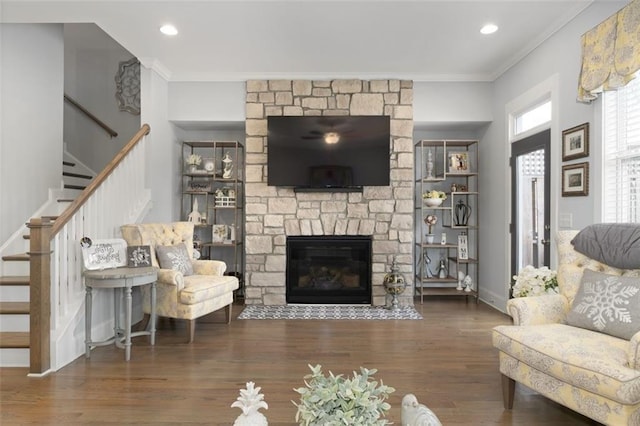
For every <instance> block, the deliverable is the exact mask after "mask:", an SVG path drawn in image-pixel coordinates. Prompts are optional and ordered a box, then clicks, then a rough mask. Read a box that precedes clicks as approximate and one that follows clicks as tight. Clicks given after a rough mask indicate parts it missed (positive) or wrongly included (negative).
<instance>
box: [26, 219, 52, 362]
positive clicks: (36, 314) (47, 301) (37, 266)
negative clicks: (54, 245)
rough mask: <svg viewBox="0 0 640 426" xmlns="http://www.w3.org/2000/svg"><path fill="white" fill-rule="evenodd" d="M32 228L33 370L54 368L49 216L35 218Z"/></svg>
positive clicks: (30, 225) (30, 360)
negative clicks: (52, 361)
mask: <svg viewBox="0 0 640 426" xmlns="http://www.w3.org/2000/svg"><path fill="white" fill-rule="evenodd" d="M27 226H28V227H29V230H30V244H29V257H30V262H29V264H30V270H29V283H30V286H29V288H30V294H29V307H30V310H29V314H30V315H29V317H30V320H29V327H30V328H29V358H30V359H29V373H30V374H43V373H46V372H47V371H48V370H49V369H50V368H51V353H50V352H51V241H50V239H51V227H52V226H53V223H52V222H51V221H50V220H49V219H48V218H34V219H31V220H30V221H29V225H27Z"/></svg>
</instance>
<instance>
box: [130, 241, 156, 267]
mask: <svg viewBox="0 0 640 426" xmlns="http://www.w3.org/2000/svg"><path fill="white" fill-rule="evenodd" d="M127 266H128V267H129V268H143V267H145V266H152V265H151V246H127Z"/></svg>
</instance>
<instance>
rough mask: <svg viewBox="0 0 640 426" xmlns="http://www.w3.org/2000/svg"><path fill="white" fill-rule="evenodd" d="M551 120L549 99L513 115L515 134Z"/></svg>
mask: <svg viewBox="0 0 640 426" xmlns="http://www.w3.org/2000/svg"><path fill="white" fill-rule="evenodd" d="M550 121H551V101H545V102H544V103H542V104H539V105H536V106H535V107H533V108H531V109H528V110H526V111H524V112H523V113H521V114H518V115H517V116H516V117H515V132H514V133H515V134H516V135H519V134H521V133H524V132H526V131H527V130H531V129H533V128H534V127H538V126H541V125H543V124H545V123H548V122H550Z"/></svg>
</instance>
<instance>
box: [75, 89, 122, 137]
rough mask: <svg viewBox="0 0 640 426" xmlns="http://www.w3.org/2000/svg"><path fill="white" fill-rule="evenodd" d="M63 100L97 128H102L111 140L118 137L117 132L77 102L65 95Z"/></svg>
mask: <svg viewBox="0 0 640 426" xmlns="http://www.w3.org/2000/svg"><path fill="white" fill-rule="evenodd" d="M64 100H65V101H67V102H68V103H70V104H71V105H73V106H74V107H76V108H77V109H78V110H79V111H80V112H82V113H83V114H84V115H86V116H87V117H88V118H89V119H90V120H91V121H93V122H94V123H96V124H97V125H98V126H100V127H102V129H104V131H105V132H107V133H108V134H109V136H111V137H112V138H115V137H116V136H118V132H116V131H115V130H113V129H112V128H111V127H109V126H107V125H106V124H105V122H104V121H102V120H100V119H99V118H98V117H96V116H95V115H93V114H92V113H91V112H90V111H89V110H88V109H86V108H85V107H83V106H82V105H80V103H78V101H76V100H75V99H73V98H72V97H71V96H69V95H67V94H66V93H65V94H64Z"/></svg>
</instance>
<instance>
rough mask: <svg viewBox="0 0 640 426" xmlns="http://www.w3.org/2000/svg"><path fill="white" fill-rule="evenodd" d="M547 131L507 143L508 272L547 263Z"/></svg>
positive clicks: (547, 264)
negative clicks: (508, 206) (508, 148)
mask: <svg viewBox="0 0 640 426" xmlns="http://www.w3.org/2000/svg"><path fill="white" fill-rule="evenodd" d="M550 135H551V131H550V130H545V131H543V132H540V133H537V134H535V135H533V136H529V137H527V138H525V139H522V140H519V141H517V142H514V143H513V144H512V145H511V191H512V193H511V195H512V197H511V227H510V230H511V248H512V256H511V275H516V274H517V273H518V271H520V269H522V268H523V267H525V266H526V265H532V266H534V267H541V266H549V262H550V253H549V242H550V236H551V226H550V208H549V203H550V191H551V188H550V167H549V165H550V157H549V146H550Z"/></svg>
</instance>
